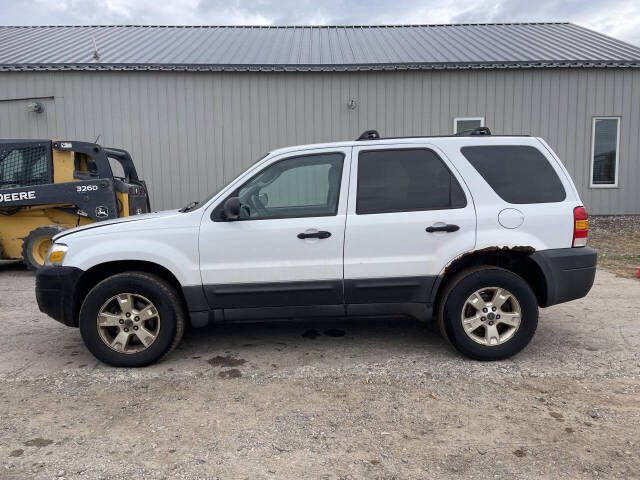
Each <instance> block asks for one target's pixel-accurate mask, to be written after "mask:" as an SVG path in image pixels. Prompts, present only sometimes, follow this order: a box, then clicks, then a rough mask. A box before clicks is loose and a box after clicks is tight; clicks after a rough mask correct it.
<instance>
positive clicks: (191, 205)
mask: <svg viewBox="0 0 640 480" xmlns="http://www.w3.org/2000/svg"><path fill="white" fill-rule="evenodd" d="M270 153H271V152H267V153H265V154H264V155H263V156H261V157H260V158H259V159H257V160H256V161H255V162H253V163H252V164H251V165H249V166H248V167H247V168H245V169H244V170H243V171H242V172H240V174H239V175H238V176H237V177H235V178H234V179H233V180H232V181H231V182H229V183H225V184H224V185H223V186H222V187H220V188H218V189H217V190H215V191H214V192H213V193H210V194H209V195H207V196H206V197H205V198H204V199H203V200H200V201H195V202H189V203H188V204H187V205H185V206H184V207H182V208H181V209H180V211H181V212H191V211H193V210H198V209H199V208H202V207H203V206H204V205H206V204H207V203H209V201H210V200H211V199H212V198H213V197H215V196H216V195H217V194H218V193H220V191H221V190H222V189H224V188H226V187H227V185H229V184H230V183H232V182H234V181H235V180H236V178H238V177H239V176H240V175H242V174H244V172H246V171H247V170H249V169H250V168H251V167H253V166H254V165H255V164H256V163H258V162H259V161H260V160H263V159H265V158H266V157H267V156H268V155H269V154H270Z"/></svg>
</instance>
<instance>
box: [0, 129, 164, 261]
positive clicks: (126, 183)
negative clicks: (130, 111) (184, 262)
mask: <svg viewBox="0 0 640 480" xmlns="http://www.w3.org/2000/svg"><path fill="white" fill-rule="evenodd" d="M110 159H111V160H112V161H114V162H115V163H114V165H117V164H119V165H120V166H121V170H122V173H123V176H114V174H113V170H112V168H111V165H112V163H111V161H110ZM118 170H119V169H118ZM150 208H151V206H150V203H149V195H148V192H147V187H146V184H145V182H144V181H142V180H140V179H139V178H138V174H137V172H136V168H135V166H134V163H133V160H132V159H131V156H130V155H129V154H128V153H127V152H126V151H125V150H120V149H116V148H103V147H101V146H100V145H97V144H95V143H87V142H75V141H58V140H53V141H52V140H0V259H22V261H23V262H24V263H25V264H26V265H27V267H29V268H31V269H38V268H39V267H41V266H42V265H43V264H44V260H45V258H46V254H47V251H48V249H49V247H50V246H51V238H52V237H53V236H54V235H56V234H58V233H60V232H62V231H63V230H65V229H68V228H73V227H77V226H79V225H86V224H88V223H91V222H98V221H101V220H108V219H113V218H118V217H126V216H129V215H137V214H141V213H148V212H149V211H150Z"/></svg>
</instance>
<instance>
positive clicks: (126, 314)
mask: <svg viewBox="0 0 640 480" xmlns="http://www.w3.org/2000/svg"><path fill="white" fill-rule="evenodd" d="M184 327H185V314H184V308H183V306H182V301H181V300H180V298H179V297H178V294H177V292H176V291H175V289H174V288H173V287H172V286H171V285H169V284H168V283H167V282H166V281H164V280H163V279H162V278H160V277H157V276H155V275H151V274H148V273H144V272H128V273H122V274H118V275H114V276H112V277H109V278H107V279H105V280H103V281H102V282H100V283H99V284H98V285H96V286H95V287H94V288H93V289H91V291H90V292H89V294H88V295H87V296H86V298H85V300H84V302H83V304H82V307H81V309H80V332H81V334H82V339H83V340H84V343H85V345H86V346H87V348H88V349H89V350H90V351H91V353H93V354H94V355H95V356H96V357H97V358H98V359H99V360H101V361H103V362H104V363H107V364H109V365H112V366H114V367H144V366H146V365H150V364H151V363H154V362H156V361H158V360H160V359H161V358H162V357H164V356H165V355H167V354H168V353H169V352H171V351H172V350H173V349H174V348H175V347H176V346H177V345H178V344H179V343H180V340H181V339H182V334H183V332H184Z"/></svg>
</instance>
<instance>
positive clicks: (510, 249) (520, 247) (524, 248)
mask: <svg viewBox="0 0 640 480" xmlns="http://www.w3.org/2000/svg"><path fill="white" fill-rule="evenodd" d="M535 251H536V249H535V248H533V247H531V246H529V245H517V246H515V247H508V246H506V245H505V246H503V247H498V246H495V247H485V248H480V249H478V250H472V251H470V252H465V253H462V254H460V255H458V256H457V257H455V258H454V259H453V260H451V261H450V262H449V263H447V265H446V266H445V267H444V268H443V269H442V275H446V274H447V270H449V268H451V265H453V264H454V263H456V262H457V261H458V260H460V259H462V258H464V257H466V256H468V255H473V254H474V253H490V252H518V253H526V254H529V255H530V254H532V253H534V252H535Z"/></svg>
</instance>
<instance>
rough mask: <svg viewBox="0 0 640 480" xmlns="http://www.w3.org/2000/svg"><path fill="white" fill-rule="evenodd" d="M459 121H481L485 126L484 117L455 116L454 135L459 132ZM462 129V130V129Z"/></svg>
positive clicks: (481, 124)
mask: <svg viewBox="0 0 640 480" xmlns="http://www.w3.org/2000/svg"><path fill="white" fill-rule="evenodd" d="M459 121H465V122H473V121H480V126H481V127H484V117H455V118H454V119H453V134H454V135H455V134H456V133H458V122H459ZM467 130H468V129H467ZM460 131H462V130H460Z"/></svg>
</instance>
